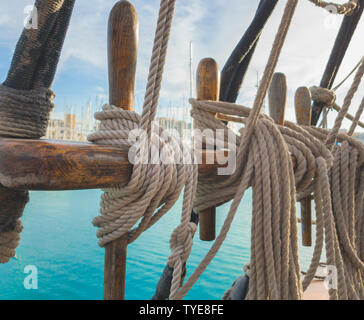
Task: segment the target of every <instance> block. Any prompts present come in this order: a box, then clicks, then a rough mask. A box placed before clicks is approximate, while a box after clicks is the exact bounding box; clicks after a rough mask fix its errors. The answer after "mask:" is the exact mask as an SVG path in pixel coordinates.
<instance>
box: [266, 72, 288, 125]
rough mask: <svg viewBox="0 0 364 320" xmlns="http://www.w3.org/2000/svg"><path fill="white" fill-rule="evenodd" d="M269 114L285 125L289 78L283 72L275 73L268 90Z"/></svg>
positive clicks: (276, 121) (278, 122)
mask: <svg viewBox="0 0 364 320" xmlns="http://www.w3.org/2000/svg"><path fill="white" fill-rule="evenodd" d="M268 100H269V115H270V117H271V118H272V119H273V120H274V122H275V123H277V124H279V125H284V115H285V112H286V102H287V80H286V76H285V75H284V74H283V73H279V72H277V73H275V74H274V76H273V79H272V83H271V85H270V88H269V92H268Z"/></svg>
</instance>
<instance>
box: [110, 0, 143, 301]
mask: <svg viewBox="0 0 364 320" xmlns="http://www.w3.org/2000/svg"><path fill="white" fill-rule="evenodd" d="M137 51H138V15H137V12H136V10H135V8H134V7H133V5H132V4H130V3H129V2H128V1H119V2H117V3H116V4H115V5H114V7H113V9H112V10H111V13H110V16H109V25H108V64H109V90H110V91H109V93H110V99H109V100H110V104H112V105H115V106H117V107H120V108H123V109H126V110H132V109H133V102H134V87H135V72H136V63H137ZM127 245H128V239H127V236H124V237H121V238H120V239H117V240H114V241H112V242H111V243H109V244H107V245H106V246H105V269H104V300H121V299H124V298H125V275H126V252H127Z"/></svg>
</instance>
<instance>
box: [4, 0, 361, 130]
mask: <svg viewBox="0 0 364 320" xmlns="http://www.w3.org/2000/svg"><path fill="white" fill-rule="evenodd" d="M115 2H116V1H115V0H76V5H75V8H74V12H73V16H72V20H71V23H70V28H69V31H68V33H67V37H66V41H65V43H64V48H63V52H62V56H61V59H60V63H59V66H58V70H57V74H56V77H55V80H54V83H53V85H52V89H53V90H54V91H55V92H56V95H57V97H56V100H55V103H56V107H55V110H54V114H53V116H54V117H57V115H60V114H61V113H62V112H63V111H64V110H65V106H66V105H67V106H68V108H70V107H71V106H73V108H76V107H77V108H80V107H81V106H85V105H86V104H87V102H88V101H89V100H90V99H91V101H92V103H93V104H94V105H95V104H96V99H97V101H98V102H99V103H100V101H101V100H103V101H105V102H107V101H108V78H107V48H106V41H107V37H106V35H107V20H108V14H109V12H110V10H111V8H112V6H113V5H114V3H115ZM131 2H132V3H133V5H134V6H135V8H136V10H137V12H138V15H139V52H138V65H137V75H136V92H135V96H136V99H135V109H136V110H137V111H138V112H140V110H141V107H142V104H143V98H144V92H145V86H146V79H147V74H148V69H149V62H150V56H151V51H152V45H153V38H154V31H155V26H156V21H157V14H158V9H159V0H132V1H131ZM336 2H338V3H345V2H346V1H340V0H336ZM33 3H34V1H32V0H12V1H5V0H1V1H0V28H1V29H0V30H1V31H0V73H1V77H2V80H1V81H3V80H5V78H6V75H7V71H8V68H9V65H10V62H11V58H12V53H13V50H14V48H15V46H16V42H17V40H18V39H19V36H20V34H21V32H22V29H23V25H24V20H25V18H26V14H25V13H24V9H25V8H26V7H27V6H29V5H32V4H33ZM227 3H228V5H227ZM258 3H259V0H177V7H176V15H175V18H174V21H173V26H172V34H171V39H170V45H169V51H168V55H167V61H166V67H165V73H164V78H163V84H162V91H161V99H160V106H159V115H161V116H163V115H165V114H166V112H167V111H166V110H167V109H168V108H169V110H171V106H172V108H173V109H172V110H175V111H176V114H177V113H178V110H180V109H181V107H182V106H183V105H185V106H187V105H188V98H189V96H190V93H189V91H190V90H189V87H190V76H189V72H190V71H189V70H190V69H189V43H190V41H192V42H193V55H192V58H193V69H194V71H195V70H196V68H197V65H198V62H199V61H200V60H201V59H203V58H205V57H212V58H214V59H215V60H216V61H217V62H218V64H219V66H220V70H222V68H223V66H224V64H225V62H226V60H227V58H228V57H229V55H230V53H231V51H232V50H233V49H234V47H235V46H236V44H237V43H238V41H239V40H240V38H241V37H242V35H243V33H244V31H245V30H246V28H247V27H248V26H249V24H250V22H251V20H252V18H253V16H254V14H255V11H256V9H257V6H258ZM285 4H286V1H285V0H280V1H279V4H278V5H277V8H276V9H275V11H274V13H273V15H272V16H271V18H270V20H269V22H268V24H267V25H266V28H265V30H264V32H263V34H262V37H261V39H260V42H259V45H258V47H257V50H256V52H255V55H254V57H253V59H252V62H251V64H250V68H249V71H248V74H247V76H246V78H245V81H244V83H243V86H242V88H241V92H240V94H239V97H238V101H237V103H239V104H242V105H244V106H248V107H251V106H252V104H253V101H254V97H255V93H256V82H257V74H259V75H260V76H261V75H262V73H263V71H264V68H265V65H266V62H267V59H268V56H269V53H270V50H271V47H272V43H273V40H274V36H275V34H276V31H277V29H278V26H279V23H280V19H281V17H282V13H283V10H284V6H285ZM341 21H342V16H338V15H331V14H329V13H328V12H327V11H326V10H324V9H321V8H317V7H315V6H314V5H313V4H312V3H310V2H309V1H308V0H299V4H298V7H297V9H296V13H295V16H294V18H293V22H292V25H291V28H290V31H289V33H288V36H287V39H286V43H285V46H284V47H283V50H282V54H281V56H280V60H279V63H278V66H277V69H276V71H277V72H283V73H285V75H286V77H287V83H288V102H287V110H286V119H288V120H292V121H295V112H294V93H295V90H296V89H297V88H298V87H300V86H308V87H309V86H312V85H318V84H319V82H320V80H321V77H322V74H323V72H324V69H325V66H326V63H327V60H328V57H329V55H330V52H331V49H332V46H333V43H334V41H335V38H336V35H337V32H338V29H339V27H340V24H341ZM363 34H364V19H362V21H361V22H360V24H359V26H358V29H357V31H356V33H355V35H354V37H353V40H352V42H351V45H350V47H349V50H348V53H347V55H346V57H345V59H344V61H343V64H342V67H341V69H340V71H339V74H338V76H337V79H336V80H337V81H336V83H338V82H340V81H341V80H342V79H343V78H344V77H345V76H346V75H347V74H348V73H349V72H350V71H351V70H352V69H353V67H354V66H355V65H356V64H357V63H358V61H359V60H360V58H361V57H362V56H363V55H364V44H363V40H362V39H360V35H363ZM352 79H353V77H351V78H350V79H349V80H348V81H347V82H346V83H345V85H343V86H342V87H341V88H340V89H339V90H338V91H337V96H338V98H337V102H338V104H339V105H342V102H343V100H344V97H345V94H346V92H347V90H348V89H349V87H350V85H351V82H352ZM363 89H364V84H362V85H361V86H360V88H359V91H358V93H357V95H356V96H355V98H354V100H353V104H352V107H351V109H350V110H351V111H350V112H351V113H355V110H356V108H357V107H358V106H359V104H360V101H361V99H362V96H363V92H364V90H363ZM169 112H171V111H169ZM335 116H336V112H335V111H332V112H330V114H329V126H332V124H333V121H334V119H335ZM349 125H350V122H347V121H345V122H344V125H343V126H344V127H345V128H347V127H348V126H349Z"/></svg>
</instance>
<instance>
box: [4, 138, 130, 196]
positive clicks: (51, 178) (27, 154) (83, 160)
mask: <svg viewBox="0 0 364 320" xmlns="http://www.w3.org/2000/svg"><path fill="white" fill-rule="evenodd" d="M120 164H123V165H120ZM131 170H132V165H131V164H130V163H129V162H128V153H127V150H122V149H120V148H115V147H111V146H100V145H95V144H91V143H74V142H66V141H49V140H27V139H10V138H6V139H5V138H3V139H0V182H1V184H3V185H4V186H5V187H8V188H13V189H21V190H80V189H98V188H107V187H112V186H115V185H117V184H119V185H120V184H122V185H123V184H126V183H127V182H128V180H129V178H130V175H131Z"/></svg>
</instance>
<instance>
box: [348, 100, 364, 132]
mask: <svg viewBox="0 0 364 320" xmlns="http://www.w3.org/2000/svg"><path fill="white" fill-rule="evenodd" d="M363 111H364V98H363V100H362V101H361V104H360V106H359V108H358V111H357V112H356V115H355V118H354V120H353V121H352V123H351V127H350V129H349V132H348V135H349V136H352V135H353V133H354V132H355V129H356V127H357V126H358V124H359V120H360V117H361V115H362V113H363Z"/></svg>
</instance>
